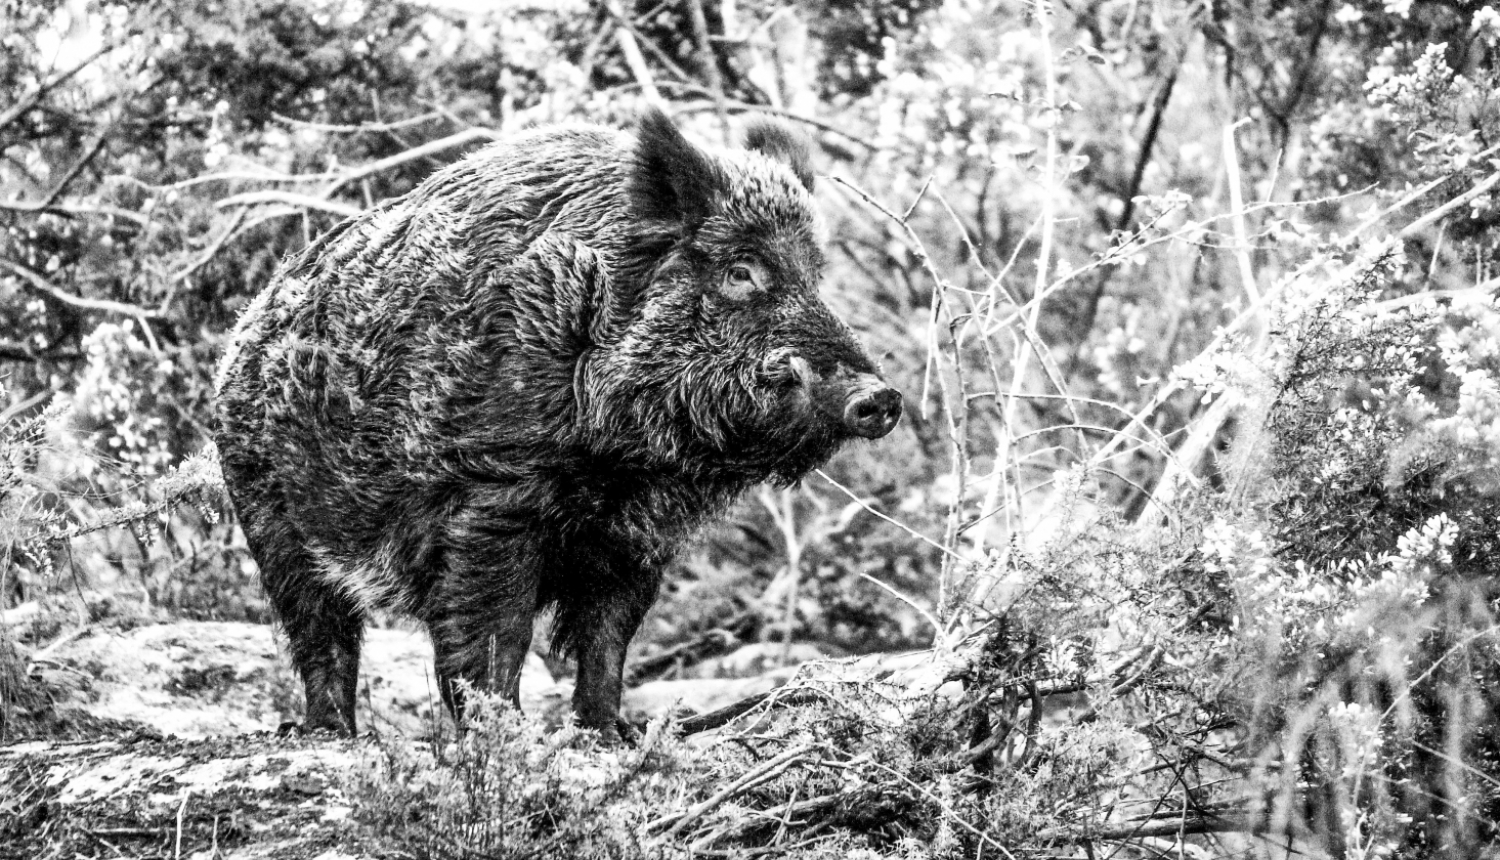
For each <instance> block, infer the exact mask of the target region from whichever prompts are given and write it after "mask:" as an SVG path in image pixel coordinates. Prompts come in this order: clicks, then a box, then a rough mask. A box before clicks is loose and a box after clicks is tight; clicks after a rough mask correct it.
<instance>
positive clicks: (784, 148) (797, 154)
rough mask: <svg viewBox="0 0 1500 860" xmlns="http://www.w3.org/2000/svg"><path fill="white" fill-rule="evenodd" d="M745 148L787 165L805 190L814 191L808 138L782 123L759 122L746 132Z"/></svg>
mask: <svg viewBox="0 0 1500 860" xmlns="http://www.w3.org/2000/svg"><path fill="white" fill-rule="evenodd" d="M745 148H746V149H753V150H755V151H756V152H759V153H762V154H764V155H768V156H770V157H772V158H774V159H776V160H777V161H780V162H782V163H784V164H786V166H787V167H790V168H791V169H792V172H793V173H795V174H797V179H798V181H800V182H801V183H802V187H803V188H806V189H807V190H808V191H811V190H813V171H812V156H810V155H809V154H808V152H807V138H805V137H803V136H802V135H800V134H797V133H796V132H794V131H792V130H791V129H789V128H787V127H786V126H784V125H782V124H781V123H778V122H771V121H769V120H758V121H756V122H755V123H754V124H752V125H751V126H750V129H749V130H748V131H746V132H745Z"/></svg>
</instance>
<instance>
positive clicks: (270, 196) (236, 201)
mask: <svg viewBox="0 0 1500 860" xmlns="http://www.w3.org/2000/svg"><path fill="white" fill-rule="evenodd" d="M263 203H285V204H286V205H288V206H298V207H301V208H303V209H313V210H316V211H319V212H328V213H331V214H334V215H341V216H343V217H345V218H353V217H355V216H357V215H360V214H362V213H363V212H364V210H363V209H360V208H359V207H357V206H350V205H348V204H347V203H338V202H335V201H333V200H328V199H326V198H325V197H315V196H313V195H311V194H298V193H296V192H293V191H246V192H244V193H243V194H235V195H232V196H230V197H225V198H224V199H223V200H220V201H219V202H218V203H215V204H214V207H215V208H217V209H228V208H230V207H231V206H259V205H261V204H263Z"/></svg>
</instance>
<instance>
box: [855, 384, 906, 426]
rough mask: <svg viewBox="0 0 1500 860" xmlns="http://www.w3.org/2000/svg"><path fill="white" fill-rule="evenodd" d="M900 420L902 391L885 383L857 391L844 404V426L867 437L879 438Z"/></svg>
mask: <svg viewBox="0 0 1500 860" xmlns="http://www.w3.org/2000/svg"><path fill="white" fill-rule="evenodd" d="M899 420H901V392H899V391H897V390H896V389H894V388H891V387H890V386H888V385H885V384H883V383H881V384H879V385H878V387H875V386H871V387H868V388H865V389H863V390H861V391H858V392H856V393H855V394H854V395H853V396H852V397H850V398H849V402H848V403H847V404H845V406H844V426H846V427H848V428H849V430H850V432H852V433H854V435H856V436H863V437H865V438H866V439H879V438H880V437H882V436H884V435H885V434H887V433H889V432H891V428H893V427H895V426H896V422H897V421H899Z"/></svg>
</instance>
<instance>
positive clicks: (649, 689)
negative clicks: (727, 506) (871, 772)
mask: <svg viewBox="0 0 1500 860" xmlns="http://www.w3.org/2000/svg"><path fill="white" fill-rule="evenodd" d="M773 656H774V657H777V658H779V657H781V656H782V655H781V654H780V648H779V646H776V648H775V654H774V655H773V654H771V653H770V652H768V650H767V649H766V648H764V647H763V646H747V647H746V648H745V649H742V650H741V651H739V652H736V653H732V654H730V655H727V656H725V657H723V658H720V659H719V660H716V661H711V662H710V663H709V664H705V665H703V666H700V667H698V669H697V672H696V673H697V674H699V675H705V676H710V677H698V678H684V679H678V680H670V681H651V682H648V683H645V684H642V685H639V686H637V687H636V688H634V689H632V690H631V691H630V693H629V694H628V696H627V699H626V702H625V708H626V712H627V714H628V715H629V716H630V717H631V718H633V719H638V720H644V719H647V718H650V717H653V716H657V715H660V714H663V713H668V712H674V713H679V714H683V713H690V712H698V713H701V712H706V711H709V710H712V709H714V708H717V707H720V706H722V705H724V704H726V703H729V702H734V701H738V700H742V699H743V698H745V697H747V696H752V695H755V694H758V693H763V692H766V691H769V690H771V689H773V688H775V687H776V686H778V685H780V684H782V683H784V682H785V681H786V680H787V679H788V678H789V677H791V675H792V673H793V671H794V669H792V668H775V669H770V670H766V669H765V666H766V665H767V664H768V663H771V662H779V661H777V660H772V659H771V658H772V657H773ZM793 656H795V657H809V656H816V654H808V653H803V652H802V651H798V652H797V653H795V654H794V655H793ZM21 657H22V661H23V663H24V666H25V669H24V672H25V678H26V680H27V682H28V683H30V684H31V687H32V689H34V690H41V691H43V692H44V693H45V695H44V696H40V697H38V696H32V697H31V698H29V699H23V700H19V701H13V702H12V703H11V704H12V715H11V717H10V719H11V727H12V731H11V732H10V734H11V735H12V736H13V737H14V736H15V735H16V734H17V732H16V731H15V728H16V727H22V728H24V727H25V726H28V725H30V726H32V727H33V728H34V727H36V726H41V725H43V724H45V725H48V726H50V729H49V735H50V737H52V738H53V739H51V740H33V741H27V742H21V743H13V744H11V745H9V746H0V860H9V858H17V860H20V858H25V860H52V858H75V857H121V856H128V857H146V856H154V857H172V858H174V860H175V858H185V857H202V858H212V857H289V858H290V857H296V858H308V857H319V856H324V857H337V856H342V855H341V854H340V852H343V851H354V852H355V853H358V851H359V849H358V848H357V845H356V842H354V841H351V838H350V830H349V828H348V826H347V821H346V819H347V818H348V816H349V814H350V805H349V800H348V798H347V797H345V796H344V795H343V790H342V788H341V786H342V785H344V784H346V783H347V779H345V777H347V775H348V774H349V772H350V770H351V768H354V767H356V766H358V764H359V762H360V761H361V760H362V759H364V758H367V757H368V756H370V755H373V754H377V751H378V749H379V747H378V741H379V740H381V739H383V738H384V739H389V738H393V737H394V738H400V739H403V742H406V741H410V742H422V741H421V740H420V739H424V738H426V739H431V738H433V737H434V733H435V732H437V733H438V734H439V736H440V735H441V733H442V732H445V731H447V729H446V728H444V725H445V724H444V722H443V720H444V719H445V717H443V716H442V715H441V714H440V712H439V710H440V706H439V705H438V704H437V696H436V692H435V690H434V688H433V685H432V681H431V665H432V663H431V661H432V652H431V646H430V645H429V643H428V642H427V640H426V637H425V635H423V634H421V633H417V632H412V631H405V630H392V629H384V630H381V629H376V630H371V631H369V634H368V639H367V644H366V649H365V656H364V659H363V666H362V670H363V673H362V679H361V684H360V694H359V701H360V703H361V705H362V707H363V708H364V710H363V711H362V712H361V713H360V715H359V717H360V721H361V728H362V729H363V730H365V731H366V734H365V736H364V737H362V738H360V739H357V740H340V739H333V738H328V737H302V736H299V735H298V734H297V733H295V732H291V733H287V732H281V733H278V729H279V728H282V727H283V726H284V724H286V723H287V722H289V721H290V720H292V719H294V718H295V716H296V714H297V711H298V709H299V708H300V690H299V686H300V685H298V684H297V683H296V681H295V678H294V676H293V675H292V673H291V671H290V669H289V667H288V664H287V661H286V659H285V655H284V654H282V653H281V652H280V649H279V646H278V642H277V639H276V637H275V636H274V635H273V631H272V629H271V628H269V627H267V626H264V625H256V624H244V623H225V622H177V623H170V624H150V625H145V626H140V627H135V628H133V629H127V630H118V629H105V628H97V629H96V628H88V627H85V628H80V629H78V630H76V631H74V632H71V633H67V634H63V635H61V636H59V637H57V638H55V639H54V640H53V641H52V642H50V644H48V645H47V646H46V647H44V648H42V649H40V650H37V651H35V652H32V653H25V652H24V651H23V652H22V654H21ZM714 675H719V676H733V677H711V676H714ZM571 694H572V688H571V684H570V683H569V682H567V681H565V680H564V681H558V680H555V679H554V678H553V677H552V675H551V674H550V673H549V672H548V669H547V666H546V665H545V664H544V662H543V661H542V659H541V658H540V657H538V656H536V655H533V656H532V659H531V660H530V662H529V663H528V664H527V667H526V672H525V674H524V675H523V677H522V682H521V698H522V702H523V708H524V709H525V710H526V711H527V712H528V713H534V714H540V715H543V717H544V719H546V720H547V721H548V722H549V723H554V724H561V723H562V721H563V720H565V719H566V718H567V713H568V702H569V700H570V697H571ZM60 736H61V737H71V738H77V739H78V740H77V741H75V742H60V741H58V740H56V738H57V737H60Z"/></svg>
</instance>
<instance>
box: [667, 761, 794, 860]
mask: <svg viewBox="0 0 1500 860" xmlns="http://www.w3.org/2000/svg"><path fill="white" fill-rule="evenodd" d="M822 748H823V746H822V744H806V745H803V746H799V747H793V748H792V749H789V750H787V751H786V752H784V753H782V754H780V755H778V756H776V757H775V758H771V759H768V760H766V761H765V762H762V763H761V765H760V766H759V767H756V768H754V769H752V770H750V771H747V772H746V773H744V774H742V775H741V776H740V778H739V779H737V780H735V781H734V782H732V783H730V784H729V785H728V786H727V787H726V788H724V789H723V790H721V791H719V792H718V793H717V794H715V795H714V796H713V797H710V798H709V799H707V800H705V801H703V802H702V803H699V804H697V805H695V806H693V807H692V808H691V809H689V810H687V811H685V812H682V813H676V814H673V815H668V816H665V817H662V818H658V819H657V820H655V821H653V822H651V823H650V824H648V825H646V829H647V830H649V831H650V832H653V833H661V834H662V836H663V837H664V838H667V839H671V838H673V837H675V836H677V835H678V834H680V833H682V832H683V831H685V830H687V828H689V827H691V826H692V825H693V824H695V823H697V821H698V819H700V818H702V817H703V816H705V815H707V814H708V813H710V812H712V811H714V810H715V809H718V808H719V807H720V806H723V805H724V803H725V802H726V801H728V800H729V799H730V798H732V797H734V796H735V795H737V794H740V793H742V792H744V791H748V790H749V789H751V788H754V787H755V786H757V785H759V784H761V783H763V782H769V781H770V780H773V779H775V778H776V777H778V776H781V774H783V773H785V772H786V771H787V770H788V769H790V768H791V767H792V766H793V765H795V764H797V763H798V762H800V761H802V760H804V759H807V758H808V757H809V755H811V754H813V753H817V752H819V751H820V750H822Z"/></svg>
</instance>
